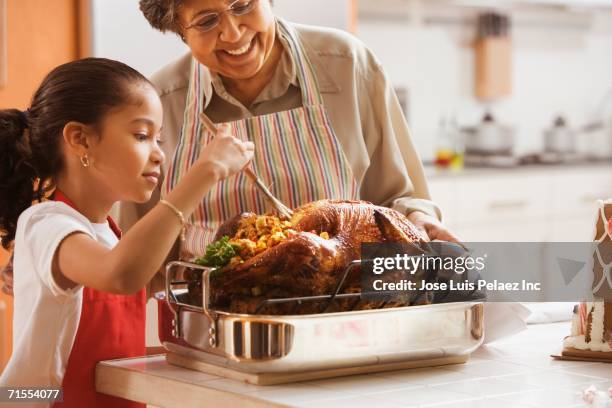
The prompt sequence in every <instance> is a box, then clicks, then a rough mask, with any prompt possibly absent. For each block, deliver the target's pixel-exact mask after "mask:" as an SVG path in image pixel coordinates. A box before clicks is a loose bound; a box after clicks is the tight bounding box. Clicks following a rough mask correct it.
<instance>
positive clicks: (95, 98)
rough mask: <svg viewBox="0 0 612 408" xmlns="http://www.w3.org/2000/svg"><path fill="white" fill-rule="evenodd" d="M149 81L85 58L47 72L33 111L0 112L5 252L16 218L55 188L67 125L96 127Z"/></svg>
mask: <svg viewBox="0 0 612 408" xmlns="http://www.w3.org/2000/svg"><path fill="white" fill-rule="evenodd" d="M138 83H145V84H148V85H150V86H152V85H151V84H150V82H149V81H148V80H147V79H146V78H145V77H144V76H143V75H142V74H140V73H139V72H138V71H136V70H135V69H133V68H130V67H129V66H127V65H125V64H123V63H121V62H117V61H113V60H109V59H104V58H85V59H81V60H78V61H73V62H69V63H67V64H64V65H60V66H59V67H57V68H55V69H54V70H53V71H51V72H50V73H49V74H48V75H47V76H46V77H45V79H44V80H43V82H42V84H41V85H40V87H39V88H38V90H37V91H36V93H35V94H34V96H33V98H32V102H31V107H30V108H29V109H27V110H26V111H25V112H22V111H20V110H17V109H5V110H0V236H1V237H2V240H1V242H2V246H3V247H4V248H7V249H8V248H9V247H10V245H11V242H12V241H13V240H14V239H15V230H16V228H17V219H18V218H19V215H20V214H21V213H22V212H23V211H24V210H26V209H27V208H28V207H29V206H30V205H32V203H34V202H37V201H38V202H40V201H42V200H43V198H44V197H45V196H46V194H47V193H48V192H49V191H50V190H51V189H52V188H53V181H54V178H55V176H56V175H57V174H58V172H59V171H60V170H61V169H62V166H63V155H62V149H61V140H62V133H63V129H64V127H65V126H66V124H67V123H68V122H72V121H74V122H80V123H84V124H87V125H91V126H96V127H98V126H99V125H100V124H101V122H102V120H103V118H104V116H105V114H106V113H107V112H108V111H110V110H111V109H113V108H116V107H119V106H122V105H124V104H127V103H131V102H137V101H136V100H133V98H134V94H133V93H132V92H131V88H130V85H132V84H138Z"/></svg>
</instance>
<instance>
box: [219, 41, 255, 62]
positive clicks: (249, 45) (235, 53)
mask: <svg viewBox="0 0 612 408" xmlns="http://www.w3.org/2000/svg"><path fill="white" fill-rule="evenodd" d="M254 45H255V37H253V38H251V41H249V42H248V43H246V44H245V45H243V46H242V47H240V48H236V49H233V50H222V51H223V52H224V53H225V54H227V55H230V56H232V57H240V56H242V55H245V54H247V53H248V52H249V51H251V49H252V48H253V46H254Z"/></svg>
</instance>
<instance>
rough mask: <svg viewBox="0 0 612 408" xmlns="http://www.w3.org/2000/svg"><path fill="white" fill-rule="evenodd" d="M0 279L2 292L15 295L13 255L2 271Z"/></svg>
mask: <svg viewBox="0 0 612 408" xmlns="http://www.w3.org/2000/svg"><path fill="white" fill-rule="evenodd" d="M0 280H2V292H4V293H6V294H7V295H10V296H13V256H12V255H11V259H9V261H8V263H7V264H6V266H5V267H4V268H2V270H1V271H0Z"/></svg>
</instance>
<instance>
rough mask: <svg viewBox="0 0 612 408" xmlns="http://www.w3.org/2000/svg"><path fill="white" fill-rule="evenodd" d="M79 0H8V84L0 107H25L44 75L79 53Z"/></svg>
mask: <svg viewBox="0 0 612 408" xmlns="http://www.w3.org/2000/svg"><path fill="white" fill-rule="evenodd" d="M77 3H78V2H77V1H76V0H52V1H49V0H25V1H24V0H8V1H7V5H6V6H7V9H6V13H7V16H6V17H7V18H6V21H7V57H8V58H7V64H8V70H7V85H6V86H5V87H4V88H0V108H7V107H11V108H20V109H25V108H26V107H27V106H28V105H29V102H30V99H31V97H32V94H33V93H34V91H35V90H36V88H38V85H40V82H41V81H42V79H43V78H44V76H45V75H46V74H47V73H48V72H49V71H50V70H51V69H52V68H53V67H55V66H57V65H59V64H62V63H64V62H67V61H70V60H73V59H75V58H76V57H77V56H78V50H79V47H78V44H77V42H76V37H77V30H78V25H77V15H78V10H77Z"/></svg>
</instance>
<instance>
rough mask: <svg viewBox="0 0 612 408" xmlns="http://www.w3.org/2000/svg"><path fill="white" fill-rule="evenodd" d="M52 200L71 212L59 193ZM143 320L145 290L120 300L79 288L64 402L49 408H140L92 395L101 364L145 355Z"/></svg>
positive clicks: (121, 297)
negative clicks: (80, 298) (78, 309)
mask: <svg viewBox="0 0 612 408" xmlns="http://www.w3.org/2000/svg"><path fill="white" fill-rule="evenodd" d="M54 199H55V200H56V201H61V202H63V203H66V204H68V205H69V206H71V207H73V208H74V205H73V204H72V203H71V202H70V200H69V199H68V198H67V197H66V196H65V195H64V194H62V193H61V192H60V191H57V190H56V191H55V195H54ZM108 223H109V225H110V227H111V229H112V230H113V232H114V233H115V234H116V235H117V237H118V238H120V237H121V230H119V228H118V227H117V224H115V222H114V221H113V219H112V218H110V217H108ZM145 316H146V293H145V289H142V290H141V291H140V292H138V293H137V294H135V295H129V296H124V295H114V294H111V293H106V292H99V291H97V290H94V289H90V288H87V287H86V288H83V306H82V310H81V319H80V321H79V328H78V330H77V334H76V338H75V340H74V345H73V346H72V350H71V352H70V357H69V358H68V366H67V367H66V373H65V374H64V379H63V382H62V389H63V392H64V401H63V402H62V403H56V404H54V405H53V406H54V407H64V408H68V407H71V408H72V407H74V408H77V407H78V408H81V407H88V408H96V407H100V408H103V407H104V408H108V407H112V408H144V407H145V404H140V403H137V402H131V401H128V400H124V399H121V398H116V397H111V396H110V395H105V394H101V393H98V392H96V390H95V369H96V364H97V363H98V362H99V361H101V360H111V359H116V358H127V357H137V356H144V355H145V354H146V353H145Z"/></svg>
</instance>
